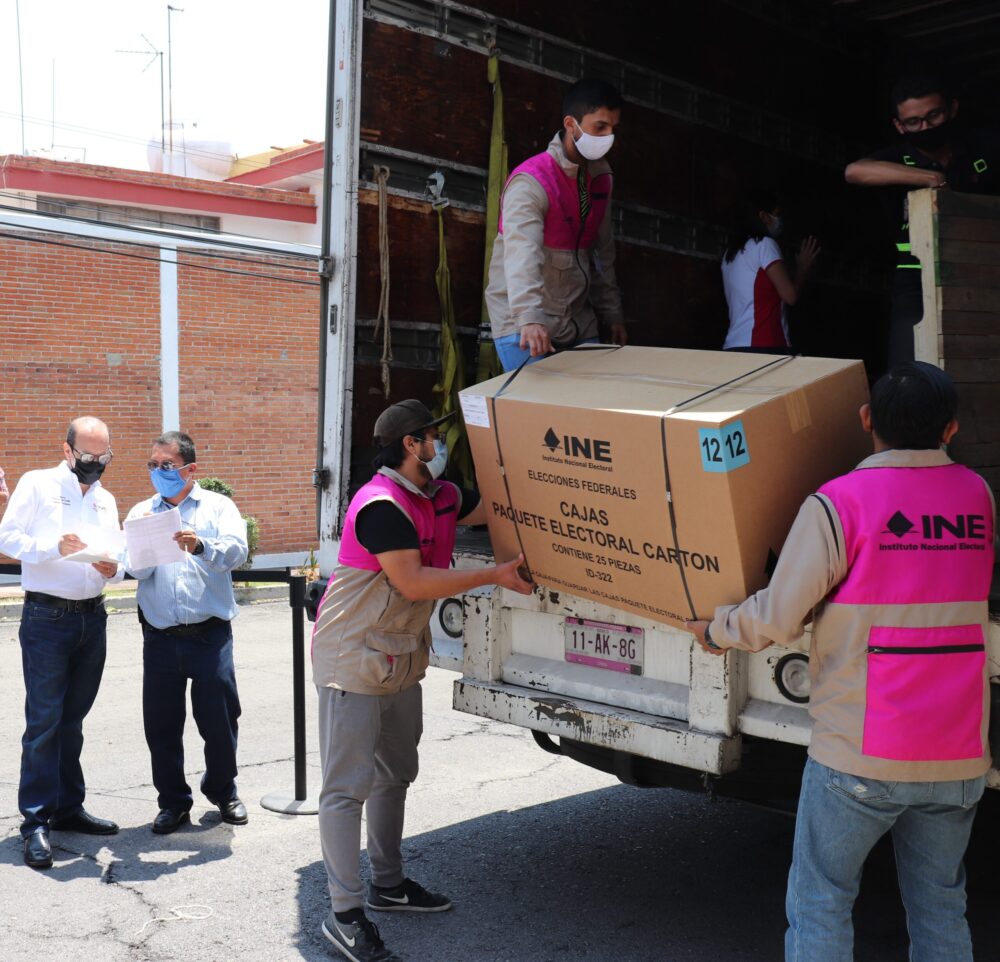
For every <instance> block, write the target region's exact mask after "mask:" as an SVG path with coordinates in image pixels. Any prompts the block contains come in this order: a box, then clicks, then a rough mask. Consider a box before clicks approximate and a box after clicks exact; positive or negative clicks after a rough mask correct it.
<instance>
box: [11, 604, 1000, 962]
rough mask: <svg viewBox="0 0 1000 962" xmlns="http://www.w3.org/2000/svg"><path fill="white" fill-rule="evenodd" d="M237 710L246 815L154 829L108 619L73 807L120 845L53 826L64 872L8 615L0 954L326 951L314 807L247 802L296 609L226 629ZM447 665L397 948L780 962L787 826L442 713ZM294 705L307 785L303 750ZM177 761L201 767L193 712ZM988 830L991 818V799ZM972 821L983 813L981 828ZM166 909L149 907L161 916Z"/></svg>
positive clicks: (201, 811)
mask: <svg viewBox="0 0 1000 962" xmlns="http://www.w3.org/2000/svg"><path fill="white" fill-rule="evenodd" d="M234 629H235V634H236V662H237V673H238V679H239V684H240V694H241V699H242V703H243V717H242V719H241V729H240V779H239V788H240V794H241V796H242V797H243V799H244V800H245V801H246V802H247V805H248V808H249V810H250V823H249V824H248V825H246V826H243V827H233V826H228V825H224V824H222V823H220V821H219V817H218V814H217V812H216V810H215V809H214V808H212V807H211V806H209V805H208V804H207V802H205V800H204V799H200V798H199V799H196V804H195V809H194V811H193V812H192V816H193V825H192V826H191V827H190V828H185V829H182V830H181V831H179V832H178V833H176V834H175V835H171V836H167V837H159V836H155V835H152V834H151V833H150V831H149V823H150V821H151V820H152V818H153V816H154V815H155V814H156V803H155V792H154V790H153V788H152V786H151V785H150V781H149V761H148V755H147V752H146V746H145V742H144V739H143V734H142V723H141V710H140V674H141V657H140V651H141V648H140V645H141V641H140V635H139V631H138V625H137V624H136V622H135V614H134V612H124V613H121V614H116V615H113V616H112V617H111V618H110V619H109V652H108V663H107V668H106V671H105V676H104V683H103V687H102V690H101V693H100V695H99V697H98V701H97V704H96V706H95V708H94V710H93V711H92V713H91V715H90V717H89V718H88V720H87V723H86V726H85V735H86V737H87V742H86V746H85V749H84V771H85V774H86V776H87V779H88V785H89V795H88V801H87V807H88V809H89V810H90V811H92V812H93V813H94V814H97V815H101V816H105V817H110V818H114V819H115V820H116V821H118V822H119V823H120V824H121V826H122V831H121V833H120V834H119V835H117V836H114V837H111V838H103V839H101V838H90V837H85V836H79V835H75V834H66V833H59V834H57V833H53V835H52V839H53V842H54V853H55V856H56V864H55V867H54V868H53V869H51V870H49V871H47V872H36V871H32V870H30V869H28V868H26V867H24V865H23V864H22V861H21V844H20V836H19V834H18V831H17V826H18V823H19V816H18V814H17V805H16V788H17V771H18V764H19V761H18V760H19V745H18V740H19V738H20V733H21V729H22V723H23V716H22V701H23V684H22V681H21V673H20V654H19V646H18V643H17V622H16V621H9V620H8V621H0V732H2V733H3V737H2V738H0V828H2V838H3V840H2V842H0V946H2V948H0V958H2V959H3V960H4V962H48V960H57V959H58V960H64V959H71V958H73V957H83V958H85V959H86V960H87V962H118V960H130V962H135V960H185V962H229V960H240V962H284V960H302V959H304V960H307V962H320V960H325V959H330V958H341V957H340V956H334V954H333V953H332V951H331V950H330V949H329V948H328V946H327V944H326V942H325V940H324V939H323V937H322V936H321V935H320V934H319V923H320V921H321V920H322V918H323V916H324V915H325V913H326V911H327V908H328V904H329V903H328V899H327V894H326V886H325V877H324V873H323V866H322V862H321V860H320V853H319V842H318V837H317V828H316V819H315V817H313V816H283V815H277V814H274V813H270V812H266V811H265V810H263V809H262V808H260V806H259V804H258V802H259V799H260V798H261V797H262V796H263V795H265V794H267V793H269V792H272V791H276V790H291V788H292V761H291V755H292V734H291V681H290V674H291V672H290V663H291V659H290V647H291V616H290V610H289V608H288V607H287V604H283V603H268V604H261V605H258V606H254V607H248V608H244V609H242V611H241V614H240V617H239V618H238V619H237V621H236V623H235V626H234ZM453 677H454V676H453V675H451V674H449V673H446V672H443V671H440V670H436V669H432V670H431V672H430V674H429V676H428V679H427V681H426V682H425V715H426V718H425V736H424V742H423V745H422V752H421V756H422V772H421V776H420V778H419V779H418V780H417V781H416V783H415V784H414V786H413V788H412V789H411V792H410V801H409V805H408V812H407V828H406V840H405V851H406V855H407V858H408V866H409V872H410V874H411V875H413V876H414V877H415V878H417V879H418V880H419V881H421V882H423V883H424V884H426V885H427V886H428V887H429V888H433V889H438V890H442V891H446V892H447V893H448V894H449V895H450V896H451V897H452V899H453V901H454V902H455V906H456V907H455V910H454V911H453V912H448V913H444V914H442V915H435V916H425V917H413V916H407V915H405V914H403V913H399V914H392V915H389V916H387V917H385V916H383V917H378V918H376V922H377V924H378V925H379V927H380V929H381V931H382V934H383V937H384V938H385V939H386V941H387V943H388V944H389V945H390V946H391V947H392V948H394V949H395V950H396V951H397V952H399V953H400V955H402V956H403V958H404V959H407V960H409V962H528V960H531V962H564V960H565V962H570V960H572V962H653V960H656V962H674V960H687V959H693V960H699V962H737V960H739V962H743V960H746V962H765V960H766V962H773V960H776V959H779V958H780V957H781V941H782V933H783V929H784V921H783V894H784V880H785V875H786V872H787V866H788V860H789V856H790V851H791V836H792V828H793V822H792V820H791V819H789V818H786V817H784V816H781V815H777V814H773V813H770V812H766V811H761V810H758V809H754V808H750V807H748V806H744V805H739V804H735V803H728V802H714V803H713V802H710V801H709V800H707V799H705V798H702V797H695V796H688V795H683V794H680V793H676V792H670V791H656V790H654V791H648V790H646V791H644V790H640V789H635V788H629V787H626V786H622V785H619V784H618V783H617V782H615V780H614V779H612V778H610V777H609V776H606V775H603V774H600V773H597V772H593V771H591V770H589V769H586V768H584V767H582V766H580V765H577V764H575V763H573V762H572V761H569V760H568V759H561V758H557V757H553V756H551V755H546V754H544V753H543V752H541V751H540V750H539V749H538V748H537V747H536V746H535V745H534V743H533V741H532V739H531V737H530V735H529V734H528V733H527V732H524V731H521V730H519V729H515V728H511V727H509V726H503V725H499V724H494V723H492V722H487V721H484V720H480V719H476V718H473V717H471V716H467V715H461V714H458V713H456V712H454V711H452V709H451V707H450V689H451V682H452V680H453ZM306 703H307V706H308V711H309V722H308V740H309V748H310V752H309V759H308V760H309V780H310V788H311V789H312V790H313V791H315V790H316V788H317V779H318V756H317V752H316V736H315V697H314V695H313V694H312V691H311V690H310V691H309V693H308V695H307V701H306ZM188 728H189V731H188V738H187V742H186V748H187V759H188V762H187V768H188V771H189V772H190V773H191V779H192V784H193V785H196V784H197V778H198V777H199V774H200V770H201V765H202V761H201V746H200V741H199V739H198V736H197V733H196V731H195V730H194V725H193V722H192V721H190V720H189V723H188ZM992 816H993V817H992V823H993V825H996V824H997V823H998V821H1000V819H998V818H997V817H996V812H995V811H994V812H993V813H992ZM980 821H981V822H982V821H983V819H981V820H980ZM998 835H1000V833H998V832H996V831H992V832H991V831H986V830H979V831H977V836H976V837H975V839H974V843H973V848H974V851H973V852H972V857H971V865H970V891H971V892H972V908H971V912H970V915H971V917H972V919H973V924H974V930H975V934H976V938H977V948H978V952H979V954H978V955H977V957H978V958H983V959H989V958H995V957H998V955H1000V943H998V942H997V937H996V936H995V934H994V932H995V926H994V925H993V922H992V918H993V915H994V906H995V904H996V902H995V897H996V891H995V883H994V881H993V876H994V874H995V869H994V868H993V864H994V862H995V853H996V851H997V848H996V839H997V836H998ZM857 914H858V953H857V958H858V959H859V960H862V962H875V960H878V962H896V960H898V962H902V960H903V959H905V932H904V930H903V928H902V912H901V908H900V906H899V898H898V894H897V893H896V890H895V880H894V872H893V869H892V863H891V852H890V850H889V849H888V846H886V847H885V848H884V849H881V850H878V851H877V852H876V854H875V857H874V860H873V863H872V866H871V869H870V870H869V871H868V872H867V873H866V878H865V883H864V886H863V890H862V897H861V900H860V902H859V906H858V913H857ZM161 920H162V921H161Z"/></svg>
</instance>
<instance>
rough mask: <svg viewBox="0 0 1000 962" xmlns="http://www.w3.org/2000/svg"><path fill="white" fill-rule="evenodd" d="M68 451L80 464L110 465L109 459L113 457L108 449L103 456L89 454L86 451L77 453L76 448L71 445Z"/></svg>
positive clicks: (112, 452) (113, 454)
mask: <svg viewBox="0 0 1000 962" xmlns="http://www.w3.org/2000/svg"><path fill="white" fill-rule="evenodd" d="M69 449H70V451H72V452H73V457H75V458H76V459H77V461H79V462H80V463H81V464H94V463H95V462H96V463H97V464H110V463H111V459H112V458H113V457H114V456H115V453H114V451H112V450H111V448H108V450H107V451H105V452H104V454H89V453H88V452H86V451H77V449H76V448H74V447H73V445H72V444H71V445H70V446H69Z"/></svg>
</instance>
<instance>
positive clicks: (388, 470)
mask: <svg viewBox="0 0 1000 962" xmlns="http://www.w3.org/2000/svg"><path fill="white" fill-rule="evenodd" d="M443 420H445V418H437V419H435V418H434V416H433V415H432V414H431V412H430V411H429V410H428V409H427V407H426V406H425V405H424V404H423V403H421V402H420V401H417V400H415V399H410V400H408V401H401V402H400V403H398V404H394V405H392V407H390V408H388V409H387V410H385V411H383V412H382V414H381V415H380V417H379V419H378V420H377V421H376V422H375V443H376V445H377V447H378V454H377V456H376V460H375V468H376V474H375V476H374V477H373V478H372V479H371V481H369V482H368V483H367V484H365V485H364V486H363V487H362V488H361V490H360V491H358V492H357V494H355V495H354V497H353V498H352V499H351V504H350V507H349V508H348V510H347V515H346V516H345V518H344V526H343V532H342V536H341V542H340V552H339V555H338V558H337V566H336V568H335V569H334V570H333V573H332V575H331V577H330V583H329V586H328V587H327V590H326V594H325V595H324V598H323V601H322V603H321V605H320V608H319V612H318V614H317V616H316V628H315V630H314V632H313V646H312V660H313V678H314V680H315V682H316V688H317V691H318V694H319V721H320V758H321V761H322V765H323V788H322V791H321V792H320V803H319V829H320V841H321V844H322V848H323V860H324V864H325V865H326V871H327V881H328V883H329V889H330V901H331V906H332V910H331V911H330V913H329V915H328V916H327V917H326V920H325V921H324V922H323V924H322V931H323V934H324V935H325V936H326V938H327V939H329V940H330V942H331V943H332V944H333V945H334V946H335V947H336V948H337V949H338V950H339V951H340V952H342V953H343V954H344V955H346V956H347V957H348V958H349V959H351V960H353V962H399V957H398V956H397V955H395V954H394V953H392V952H391V951H390V950H389V949H387V948H386V947H385V944H384V943H383V942H382V939H381V936H379V934H378V929H377V928H376V927H375V926H374V925H373V924H372V923H371V921H370V920H369V918H368V916H367V915H366V914H365V908H366V907H367V908H368V909H370V910H372V911H376V912H443V911H446V910H447V909H449V908H451V901H450V900H449V899H448V897H447V896H445V895H440V894H437V893H435V892H429V891H427V889H425V888H424V887H423V886H422V885H420V884H419V883H418V882H416V881H415V880H413V879H412V878H409V877H407V876H406V875H405V874H404V868H403V856H402V849H401V842H402V835H403V817H404V811H405V805H406V792H407V788H408V787H409V784H410V783H411V782H412V781H413V779H414V778H416V775H417V770H418V767H419V766H418V756H417V746H418V743H419V742H420V733H421V730H422V720H421V719H422V707H421V692H420V680H421V679H422V678H423V676H424V671H425V670H426V668H427V665H428V661H429V653H430V641H431V637H430V626H429V622H430V617H431V612H432V611H433V609H434V602H435V600H436V599H438V598H447V597H450V596H451V595H456V594H461V593H462V592H463V591H469V590H471V589H473V588H478V587H481V586H484V585H493V584H496V585H501V586H502V587H504V588H507V589H509V590H511V591H517V592H520V593H521V594H528V593H530V592H531V590H532V585H531V584H530V583H529V582H527V581H524V580H522V578H521V577H520V575H519V574H518V568H519V567H520V565H521V564H522V562H523V561H524V558H523V556H518V557H517V558H514V559H511V560H508V561H506V562H501V563H500V564H498V565H495V566H493V567H489V568H476V569H464V568H463V569H456V568H452V567H451V555H452V548H453V547H454V543H455V529H456V527H457V526H458V525H459V524H482V523H483V522H484V521H485V520H486V506H485V504H483V503H482V501H481V500H480V498H479V494H478V493H477V492H475V491H467V490H464V489H461V488H459V487H457V486H456V485H454V484H452V483H451V482H450V481H443V480H440V478H441V475H442V473H443V471H444V469H445V465H446V463H447V448H446V447H445V444H444V440H443V439H442V438H441V437H439V435H438V426H439V425H440V424H441V422H442V421H443ZM362 806H364V809H365V814H366V816H367V835H368V859H369V863H370V865H371V883H370V884H369V885H368V887H367V892H366V889H365V886H364V884H363V883H362V881H361V875H360V865H359V853H360V848H361V812H362Z"/></svg>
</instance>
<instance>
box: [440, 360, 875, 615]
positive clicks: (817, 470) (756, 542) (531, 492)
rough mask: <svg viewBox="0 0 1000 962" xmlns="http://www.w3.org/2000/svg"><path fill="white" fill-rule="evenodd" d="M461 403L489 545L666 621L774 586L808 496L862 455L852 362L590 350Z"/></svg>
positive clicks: (554, 582)
mask: <svg viewBox="0 0 1000 962" xmlns="http://www.w3.org/2000/svg"><path fill="white" fill-rule="evenodd" d="M460 399H461V406H462V412H463V415H464V418H465V423H466V426H467V428H468V434H469V441H470V444H471V446H472V455H473V459H474V461H475V465H476V476H477V479H478V483H479V488H480V491H481V493H482V497H483V500H484V501H485V503H486V508H487V515H488V518H489V522H488V523H489V531H490V537H491V540H492V542H493V548H494V552H495V554H496V556H497V558H498V559H499V560H509V559H510V558H513V557H516V555H517V554H518V552H519V551H523V552H524V556H525V559H526V562H527V566H528V568H529V570H530V572H531V575H532V577H533V578H534V580H535V581H536V582H537V583H538V584H540V585H543V586H544V587H546V588H549V589H551V590H555V591H566V592H569V593H570V594H574V595H580V596H582V597H585V598H591V599H593V600H594V601H598V602H602V603H604V604H607V605H610V606H612V607H614V608H620V609H621V610H623V611H627V612H630V613H633V614H636V615H641V616H642V617H645V618H652V619H654V620H657V621H663V622H667V623H671V624H679V623H681V622H682V621H684V620H685V619H688V618H693V617H696V616H699V617H705V616H709V615H711V613H712V611H713V609H714V608H715V607H716V605H720V604H728V603H735V602H739V601H741V600H742V599H743V598H745V597H746V596H747V595H749V594H752V593H753V592H754V591H756V590H758V589H759V588H761V587H763V586H764V585H765V584H767V581H768V578H769V575H770V571H771V570H772V566H773V563H774V561H775V559H776V556H777V553H778V552H779V551H780V550H781V546H782V544H783V543H784V540H785V537H786V535H787V534H788V529H789V528H790V527H791V523H792V521H793V520H794V518H795V515H796V513H797V511H798V509H799V506H800V505H801V503H802V501H803V499H804V498H806V497H807V496H808V495H809V494H810V493H811V492H812V491H815V490H816V488H818V487H819V486H820V485H821V484H823V483H824V482H825V481H828V480H829V479H830V478H833V477H835V476H837V475H839V474H843V473H845V472H847V471H850V470H851V469H852V468H853V467H854V466H855V465H856V464H857V463H858V462H859V461H861V460H862V459H863V458H865V457H866V456H867V455H868V454H870V453H871V438H870V436H869V435H867V434H865V433H864V431H863V430H862V428H861V425H860V421H859V418H858V408H859V407H860V406H861V405H862V404H864V403H865V401H866V400H867V399H868V385H867V380H866V378H865V373H864V368H863V365H862V364H861V363H860V362H859V361H841V360H829V359H825V358H799V357H796V358H792V357H773V356H769V355H761V354H741V353H723V352H718V351H681V350H666V349H660V348H643V347H626V348H620V349H615V348H596V347H595V348H590V349H578V350H575V351H568V352H565V353H562V354H557V355H555V356H553V357H550V358H547V359H545V360H544V361H542V362H540V363H538V364H533V365H529V366H527V367H525V368H522V369H521V371H520V372H519V373H518V374H517V375H516V376H514V377H511V375H509V374H508V375H503V376H501V377H498V378H494V379H492V380H489V381H485V382H483V383H482V384H477V385H475V386H473V387H470V388H466V389H465V390H464V391H462V393H461V394H460Z"/></svg>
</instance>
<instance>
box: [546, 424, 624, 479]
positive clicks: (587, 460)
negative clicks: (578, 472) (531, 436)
mask: <svg viewBox="0 0 1000 962" xmlns="http://www.w3.org/2000/svg"><path fill="white" fill-rule="evenodd" d="M542 447H543V448H547V449H548V452H549V453H548V454H543V455H542V460H543V461H551V462H553V463H556V464H570V465H574V466H576V467H581V468H592V469H593V470H595V471H611V470H613V469H612V457H611V442H610V441H602V440H600V439H598V438H580V437H577V436H576V435H575V434H561V435H560V434H556V432H555V429H554V428H549V429H548V431H546V432H545V437H544V438H543V439H542ZM557 452H559V453H558V454H557Z"/></svg>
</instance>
